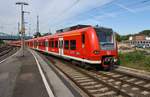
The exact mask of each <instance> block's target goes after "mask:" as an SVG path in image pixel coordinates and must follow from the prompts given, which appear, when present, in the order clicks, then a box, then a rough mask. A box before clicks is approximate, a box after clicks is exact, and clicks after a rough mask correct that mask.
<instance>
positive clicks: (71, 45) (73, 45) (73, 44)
mask: <svg viewBox="0 0 150 97" xmlns="http://www.w3.org/2000/svg"><path fill="white" fill-rule="evenodd" d="M70 49H71V50H75V49H76V40H70Z"/></svg>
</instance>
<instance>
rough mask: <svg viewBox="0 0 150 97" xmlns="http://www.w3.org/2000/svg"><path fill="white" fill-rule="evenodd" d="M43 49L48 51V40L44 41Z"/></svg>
mask: <svg viewBox="0 0 150 97" xmlns="http://www.w3.org/2000/svg"><path fill="white" fill-rule="evenodd" d="M45 47H46V51H48V47H49V41H48V39H46V40H45Z"/></svg>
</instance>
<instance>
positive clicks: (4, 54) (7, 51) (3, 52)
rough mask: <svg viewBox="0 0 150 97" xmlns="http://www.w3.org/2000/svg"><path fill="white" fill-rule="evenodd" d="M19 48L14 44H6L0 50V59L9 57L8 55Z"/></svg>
mask: <svg viewBox="0 0 150 97" xmlns="http://www.w3.org/2000/svg"><path fill="white" fill-rule="evenodd" d="M17 50H18V48H17V47H13V46H6V47H3V49H1V50H0V51H1V52H0V61H1V60H3V59H5V58H7V57H8V56H10V55H12V54H13V53H15V52H16V51H17Z"/></svg>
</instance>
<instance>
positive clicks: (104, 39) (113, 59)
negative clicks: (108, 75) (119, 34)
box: [94, 27, 119, 69]
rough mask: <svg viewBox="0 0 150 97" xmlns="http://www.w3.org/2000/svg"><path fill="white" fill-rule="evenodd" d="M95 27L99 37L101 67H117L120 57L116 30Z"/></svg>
mask: <svg viewBox="0 0 150 97" xmlns="http://www.w3.org/2000/svg"><path fill="white" fill-rule="evenodd" d="M94 29H95V32H96V35H97V39H98V45H99V57H100V60H101V67H103V68H104V69H112V68H114V67H117V66H118V65H119V58H118V49H117V42H116V40H115V32H113V30H112V29H109V28H102V27H96V28H94Z"/></svg>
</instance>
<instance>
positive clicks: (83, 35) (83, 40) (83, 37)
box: [82, 33, 85, 44]
mask: <svg viewBox="0 0 150 97" xmlns="http://www.w3.org/2000/svg"><path fill="white" fill-rule="evenodd" d="M84 43H85V34H84V33H83V34H82V44H84Z"/></svg>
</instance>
